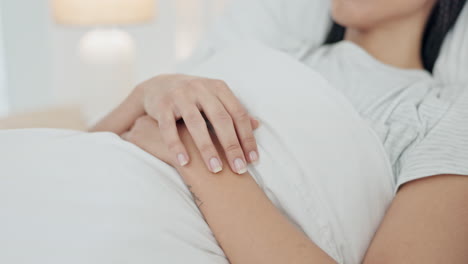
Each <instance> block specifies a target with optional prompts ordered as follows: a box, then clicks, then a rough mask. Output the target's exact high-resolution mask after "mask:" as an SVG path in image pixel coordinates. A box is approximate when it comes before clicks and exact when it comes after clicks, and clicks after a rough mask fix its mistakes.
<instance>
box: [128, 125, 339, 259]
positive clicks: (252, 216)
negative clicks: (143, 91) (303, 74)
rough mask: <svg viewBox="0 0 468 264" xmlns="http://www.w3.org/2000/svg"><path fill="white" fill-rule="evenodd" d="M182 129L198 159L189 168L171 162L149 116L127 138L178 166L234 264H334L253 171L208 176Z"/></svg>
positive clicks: (184, 131) (187, 141) (183, 132)
mask: <svg viewBox="0 0 468 264" xmlns="http://www.w3.org/2000/svg"><path fill="white" fill-rule="evenodd" d="M178 131H179V133H180V138H181V140H182V141H183V142H184V144H186V146H187V150H188V151H189V153H191V156H192V157H193V159H192V161H191V162H190V163H189V164H188V165H186V166H185V167H180V166H178V165H177V163H174V162H171V155H170V151H168V149H167V148H166V147H165V145H164V144H163V143H162V139H161V135H160V133H159V129H158V124H157V122H156V121H154V119H152V118H150V117H142V118H139V119H138V120H137V121H136V122H135V125H134V126H133V127H132V129H131V130H130V131H129V132H127V133H125V134H124V135H123V136H122V137H123V138H124V139H126V140H128V141H130V142H132V143H134V144H135V145H137V146H139V147H140V148H142V149H144V150H145V151H147V152H149V153H151V154H152V155H154V156H156V157H157V158H159V159H160V160H162V161H164V162H166V163H168V164H169V165H171V166H173V167H176V168H177V170H178V171H179V173H180V174H181V176H182V178H183V179H184V181H185V183H186V184H187V186H188V188H189V190H190V191H191V192H192V195H193V197H194V200H195V202H196V203H197V205H198V206H199V208H200V211H201V212H202V213H203V215H204V217H205V219H206V221H207V223H208V224H209V225H210V228H211V230H212V231H213V233H214V235H215V237H216V239H217V241H218V242H219V244H220V245H221V247H222V248H223V250H224V252H225V253H226V255H227V257H228V258H229V260H230V262H231V263H234V264H235V263H242V264H247V263H256V264H261V263H269V264H274V263H281V264H282V263H298V264H299V263H320V264H326V263H334V261H333V260H332V259H331V258H330V257H329V256H328V255H327V254H326V253H325V252H324V251H322V250H321V249H320V248H318V247H317V246H316V245H315V244H314V243H313V242H312V241H310V240H309V238H307V237H306V236H305V235H304V234H303V233H302V232H301V231H299V230H298V229H297V228H296V227H295V226H294V225H292V224H291V223H290V222H289V221H288V220H287V218H286V217H285V216H284V215H282V214H281V213H280V212H279V211H278V210H277V209H276V207H275V206H274V205H273V204H272V203H271V202H270V200H269V199H268V197H267V196H266V195H265V194H264V193H263V191H262V190H261V189H260V188H259V186H258V185H257V183H256V182H255V180H254V179H253V178H252V177H251V175H250V174H249V173H245V174H243V175H238V174H236V173H234V172H231V171H230V170H223V171H222V172H220V173H218V174H213V173H211V172H209V171H208V170H207V169H206V167H205V166H204V165H203V159H202V157H201V156H200V154H199V152H198V149H197V148H196V145H195V143H194V142H193V140H192V137H191V136H190V133H189V131H188V130H187V128H186V127H185V125H183V124H181V123H178ZM211 136H212V138H213V140H214V142H215V145H216V146H217V148H220V144H219V142H218V141H217V139H216V137H214V136H213V134H212V133H211ZM222 158H223V159H225V156H224V155H223V156H222Z"/></svg>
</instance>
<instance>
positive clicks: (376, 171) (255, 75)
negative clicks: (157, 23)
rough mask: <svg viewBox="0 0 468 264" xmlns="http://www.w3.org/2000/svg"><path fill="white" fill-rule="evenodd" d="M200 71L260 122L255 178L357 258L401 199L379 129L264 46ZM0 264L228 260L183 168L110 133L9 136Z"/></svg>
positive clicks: (285, 208)
mask: <svg viewBox="0 0 468 264" xmlns="http://www.w3.org/2000/svg"><path fill="white" fill-rule="evenodd" d="M192 74H196V75H203V76H207V77H212V78H220V79H223V80H225V81H226V82H227V83H228V84H229V85H230V87H231V88H232V89H233V90H234V92H235V93H236V95H237V96H239V98H240V99H241V101H242V102H243V103H244V104H245V105H246V106H247V108H248V109H249V111H250V112H251V113H252V114H253V115H254V116H256V117H258V118H259V119H260V120H261V124H262V125H261V127H260V128H259V129H258V130H257V131H256V137H257V139H258V144H259V151H260V157H261V162H260V163H259V164H258V165H256V166H255V167H252V166H250V167H249V171H250V173H251V174H252V175H253V176H254V177H255V179H256V180H257V183H258V184H259V185H260V186H261V187H262V188H263V190H264V191H265V192H266V194H267V195H268V197H269V198H270V199H271V201H272V202H273V203H274V204H275V205H276V206H277V208H279V209H280V210H281V211H282V212H283V213H284V214H286V215H287V216H288V217H289V218H290V219H291V221H292V222H294V223H295V224H297V225H298V226H299V227H300V228H301V229H302V230H303V231H304V232H305V233H306V234H307V235H308V236H309V237H310V239H311V240H313V241H314V242H315V243H316V244H317V245H318V246H320V247H321V248H322V249H324V250H325V251H326V252H327V253H328V254H330V255H331V256H332V257H333V258H335V259H336V260H337V261H338V262H339V263H360V261H361V259H362V257H363V255H364V253H365V251H366V249H367V247H368V244H369V242H370V240H371V239H372V236H373V234H374V232H375V230H376V229H377V227H378V225H379V223H380V221H381V219H382V217H383V215H384V213H385V210H386V208H387V206H388V205H389V203H390V202H391V199H392V198H393V192H394V179H393V176H392V172H391V169H390V166H389V164H388V162H387V157H386V156H385V153H384V150H383V148H382V146H381V143H380V142H379V140H378V138H377V137H376V136H375V135H374V134H373V132H372V130H371V129H370V128H369V127H368V126H367V125H366V124H365V123H364V121H363V120H361V119H360V118H359V116H358V114H357V113H356V112H355V111H354V110H353V108H352V106H351V105H350V104H349V103H348V102H347V101H346V100H345V98H344V97H343V96H342V95H341V94H340V93H339V92H337V91H336V90H334V89H333V88H332V87H330V86H329V85H328V83H327V82H326V81H325V80H324V79H323V78H321V77H320V76H319V75H318V74H316V73H314V72H313V71H311V70H310V69H309V68H307V67H306V66H304V65H302V64H300V63H299V62H296V61H294V60H292V59H290V58H289V57H287V56H286V55H283V54H281V53H279V52H276V51H273V50H270V49H268V48H265V47H262V46H259V45H256V44H245V45H241V46H238V47H236V48H228V49H226V50H225V51H224V52H220V53H218V54H217V55H215V56H214V57H213V58H211V59H210V60H209V61H207V62H206V63H205V64H203V65H202V66H200V67H199V68H198V69H197V70H195V71H194V72H192ZM0 263H9V264H16V263H18V264H19V263H48V264H55V263H57V264H58V263H60V264H61V263H89V264H92V263H96V264H98V263H99V264H105V263H176V264H179V263H180V264H182V263H200V264H215V263H216V264H222V263H228V261H227V259H226V257H225V256H224V254H223V251H222V250H221V248H220V247H219V245H218V244H217V242H216V240H215V238H214V237H213V234H212V233H211V231H210V229H209V227H208V225H207V224H206V223H205V221H204V220H203V217H202V215H201V213H200V212H199V211H198V209H197V207H196V205H195V204H194V202H193V201H192V198H191V195H190V192H189V191H188V190H187V188H186V187H185V185H184V184H183V182H182V180H181V179H180V177H179V175H178V174H177V173H176V171H175V170H174V169H173V168H171V167H169V166H168V165H166V164H165V163H163V162H161V161H159V160H158V159H156V158H154V157H152V156H151V155H149V154H147V153H145V152H144V151H142V150H140V149H139V148H138V147H136V146H134V145H132V144H130V143H127V142H124V141H122V140H121V139H120V138H119V137H118V136H116V135H113V134H110V133H96V134H87V133H81V132H75V131H59V130H47V129H44V130H11V131H2V132H0Z"/></svg>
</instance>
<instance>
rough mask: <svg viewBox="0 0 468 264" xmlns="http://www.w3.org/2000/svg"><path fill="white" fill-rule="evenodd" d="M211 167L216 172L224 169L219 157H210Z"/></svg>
mask: <svg viewBox="0 0 468 264" xmlns="http://www.w3.org/2000/svg"><path fill="white" fill-rule="evenodd" d="M210 167H211V171H212V172H214V173H218V172H220V171H222V170H223V168H221V163H220V162H219V160H218V159H217V158H211V159H210Z"/></svg>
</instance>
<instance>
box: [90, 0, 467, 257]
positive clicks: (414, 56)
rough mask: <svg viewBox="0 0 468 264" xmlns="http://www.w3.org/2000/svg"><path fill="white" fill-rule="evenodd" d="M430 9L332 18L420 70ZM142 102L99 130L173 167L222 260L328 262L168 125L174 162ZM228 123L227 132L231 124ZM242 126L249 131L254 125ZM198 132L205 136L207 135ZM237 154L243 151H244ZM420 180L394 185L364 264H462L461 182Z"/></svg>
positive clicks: (355, 2) (414, 4)
mask: <svg viewBox="0 0 468 264" xmlns="http://www.w3.org/2000/svg"><path fill="white" fill-rule="evenodd" d="M434 3H435V0H413V1H407V0H392V1H388V0H334V1H333V17H334V19H335V20H336V21H338V22H339V23H341V24H343V25H345V26H346V27H347V32H346V39H348V40H350V41H353V42H355V43H356V44H358V45H360V46H361V47H363V48H364V49H365V50H366V51H368V52H369V53H370V54H371V55H372V56H374V57H375V58H376V59H378V60H380V61H381V62H383V63H386V64H388V65H392V66H394V67H399V68H408V69H420V68H422V59H421V57H420V48H421V39H422V35H423V30H424V25H425V23H426V21H427V18H428V16H429V13H430V11H431V9H432V7H433V5H434ZM395 39H398V40H399V41H394V40H395ZM146 90H147V91H148V90H151V89H146ZM147 93H148V92H147ZM144 98H145V93H144V92H142V89H136V90H135V92H134V93H133V94H132V95H131V96H130V97H129V99H128V100H127V101H126V102H124V103H123V104H122V106H121V107H119V108H118V109H117V110H116V111H115V112H114V113H113V114H111V115H110V116H109V117H108V118H107V119H104V121H103V122H102V123H101V124H99V125H98V126H97V128H99V129H98V130H107V131H113V132H115V133H118V134H122V133H123V137H124V138H125V139H127V140H129V141H131V142H133V143H135V144H136V145H138V146H140V147H141V148H143V149H145V150H146V151H148V152H150V153H152V154H153V155H154V156H156V157H158V158H160V159H162V160H163V161H165V162H167V163H168V164H170V165H172V166H174V167H175V168H177V170H178V171H179V173H180V175H181V176H182V178H183V179H184V181H185V182H186V184H187V185H188V186H190V190H191V191H192V193H193V194H194V197H195V202H196V203H197V204H198V205H199V206H200V210H201V212H202V213H203V215H204V216H205V219H206V221H207V222H208V224H209V225H210V228H211V229H212V231H213V233H214V234H215V236H216V238H217V239H218V242H219V243H220V245H221V246H222V248H223V250H224V251H225V253H226V255H227V256H228V258H229V260H230V261H231V263H334V261H333V260H332V259H331V258H330V257H329V256H328V255H327V254H326V253H325V252H323V251H322V250H321V249H319V248H318V247H317V246H316V245H315V244H314V243H313V242H312V241H310V240H309V239H308V238H307V237H306V236H305V235H304V234H303V233H301V232H299V231H298V230H297V229H295V227H294V226H293V225H292V224H291V223H289V222H288V221H287V220H286V218H285V217H284V216H283V215H282V214H281V213H280V212H279V211H278V210H277V209H276V208H275V207H274V206H273V204H272V203H271V202H270V201H269V200H268V199H267V197H266V196H265V194H264V193H263V192H262V190H261V189H260V188H259V187H258V186H257V185H256V184H255V181H254V180H253V178H252V177H251V176H250V175H249V173H244V174H243V175H241V176H239V175H238V174H236V173H233V172H232V171H231V170H223V171H222V172H220V173H218V174H217V175H214V174H213V173H212V170H208V169H207V164H208V163H207V161H206V155H204V154H203V153H204V152H203V151H201V152H200V151H199V150H200V147H199V144H197V139H196V138H197V136H199V134H194V133H192V131H191V129H190V128H186V127H185V126H184V125H180V124H179V125H178V126H176V125H175V122H174V126H173V127H172V128H171V130H172V131H174V130H175V131H179V132H180V137H179V138H180V144H182V145H183V146H184V148H185V150H186V151H187V153H188V154H190V157H191V160H190V163H188V164H186V165H185V166H181V165H180V164H179V163H178V162H177V160H176V159H174V151H172V148H173V146H174V145H171V146H172V148H168V147H167V146H168V145H167V144H166V140H165V138H166V137H167V136H164V134H167V133H168V132H167V131H166V132H164V129H161V125H160V124H159V123H158V122H157V121H155V120H154V116H153V115H151V117H148V116H144V115H145V113H147V112H146V110H147V109H145V106H144V105H143V103H142V102H143V101H144V100H145V99H144ZM130 108H132V109H133V110H131V109H130ZM241 113H242V114H243V115H244V119H246V118H245V113H244V112H241ZM141 116H143V117H141ZM139 117H141V118H139ZM137 119H138V121H137V122H135V124H134V125H132V124H133V122H134V121H135V120H137ZM156 120H157V119H156ZM232 120H234V118H232ZM210 121H211V120H210ZM244 123H246V122H244ZM231 124H232V125H233V126H236V124H235V122H234V121H231ZM249 124H250V129H251V131H253V130H254V128H255V126H256V125H257V124H256V123H255V122H254V121H252V122H250V123H249ZM198 125H199V126H203V125H204V124H203V125H202V122H199V123H198ZM164 127H165V128H166V126H164ZM236 128H237V127H236ZM127 130H128V131H127ZM126 131H127V132H126ZM206 134H207V135H210V134H209V132H208V130H206ZM178 135H179V134H178ZM220 136H222V135H221V134H220V133H218V131H216V136H215V135H214V134H212V135H211V136H210V138H211V140H210V141H211V142H212V143H213V148H214V149H215V150H216V149H217V150H218V151H216V153H219V158H220V160H222V162H223V163H231V164H232V160H230V158H226V156H228V157H231V156H229V155H223V151H222V150H223V148H224V146H225V145H223V144H222V143H219V141H218V139H217V138H219V137H220ZM223 140H227V139H223ZM240 141H242V140H240ZM240 145H242V144H240ZM252 146H253V145H252ZM249 150H250V149H249ZM213 153H214V152H213ZM226 153H228V152H226ZM243 153H244V154H245V153H248V152H246V151H245V149H243ZM228 160H229V161H228ZM208 168H209V167H208ZM234 171H235V168H234ZM427 176H432V177H427V178H423V179H420V180H416V181H412V182H409V183H407V184H405V185H403V186H402V187H401V188H400V190H399V191H398V193H397V195H396V197H395V199H394V201H393V202H392V204H391V206H390V208H389V210H388V211H387V213H386V216H385V218H384V220H383V222H382V223H381V226H380V227H379V229H378V231H377V233H376V235H375V237H374V239H373V241H372V243H371V245H370V247H369V249H368V251H367V253H366V256H365V259H364V263H370V264H374V263H383V264H385V263H426V264H432V263H434V264H435V263H454V264H457V263H460V264H462V263H468V192H467V190H468V177H467V176H463V175H448V174H447V175H427ZM285 177H287V175H285Z"/></svg>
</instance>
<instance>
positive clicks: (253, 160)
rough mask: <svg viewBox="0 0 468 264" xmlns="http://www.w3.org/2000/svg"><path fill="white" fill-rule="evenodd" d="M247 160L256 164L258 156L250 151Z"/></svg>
mask: <svg viewBox="0 0 468 264" xmlns="http://www.w3.org/2000/svg"><path fill="white" fill-rule="evenodd" d="M249 158H250V161H251V162H256V161H257V160H258V154H257V152H256V151H255V150H252V151H250V153H249Z"/></svg>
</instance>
